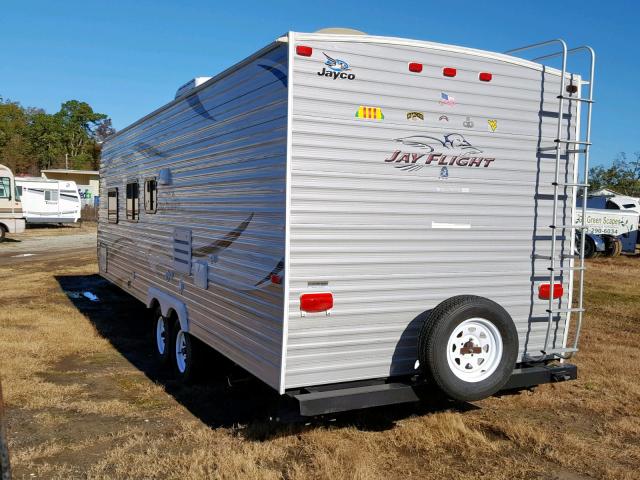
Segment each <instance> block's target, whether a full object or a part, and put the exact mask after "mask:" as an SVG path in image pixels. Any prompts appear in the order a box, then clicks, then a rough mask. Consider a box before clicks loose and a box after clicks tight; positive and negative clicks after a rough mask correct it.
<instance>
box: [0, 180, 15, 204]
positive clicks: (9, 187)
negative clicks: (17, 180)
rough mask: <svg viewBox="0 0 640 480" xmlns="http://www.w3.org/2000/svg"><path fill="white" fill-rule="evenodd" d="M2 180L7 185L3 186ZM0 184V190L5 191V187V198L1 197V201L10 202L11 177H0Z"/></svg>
mask: <svg viewBox="0 0 640 480" xmlns="http://www.w3.org/2000/svg"><path fill="white" fill-rule="evenodd" d="M4 179H6V180H7V182H8V184H5V183H4V182H3V180H4ZM0 183H2V190H5V187H7V188H6V191H7V195H6V196H1V197H0V199H2V200H11V199H12V195H11V177H0Z"/></svg>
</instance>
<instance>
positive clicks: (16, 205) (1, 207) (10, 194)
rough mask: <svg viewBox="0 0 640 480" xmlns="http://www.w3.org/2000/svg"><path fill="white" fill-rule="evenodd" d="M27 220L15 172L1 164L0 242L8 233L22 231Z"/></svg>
mask: <svg viewBox="0 0 640 480" xmlns="http://www.w3.org/2000/svg"><path fill="white" fill-rule="evenodd" d="M24 229H25V220H24V215H23V213H22V204H21V203H20V196H19V195H18V191H17V189H16V183H15V179H14V177H13V172H11V170H10V169H9V168H8V167H5V166H4V165H0V242H2V241H3V240H4V239H5V236H6V234H7V233H22V232H24Z"/></svg>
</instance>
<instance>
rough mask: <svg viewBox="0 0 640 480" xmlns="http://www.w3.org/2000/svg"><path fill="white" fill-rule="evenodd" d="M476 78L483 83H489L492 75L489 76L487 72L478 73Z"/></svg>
mask: <svg viewBox="0 0 640 480" xmlns="http://www.w3.org/2000/svg"><path fill="white" fill-rule="evenodd" d="M478 78H479V79H480V80H481V81H483V82H490V81H491V79H492V78H493V75H491V74H490V73H489V72H480V74H479V75H478Z"/></svg>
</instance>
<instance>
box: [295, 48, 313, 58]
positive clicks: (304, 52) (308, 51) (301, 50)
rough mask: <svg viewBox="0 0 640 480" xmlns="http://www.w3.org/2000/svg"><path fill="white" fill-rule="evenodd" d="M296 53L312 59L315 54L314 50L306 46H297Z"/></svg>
mask: <svg viewBox="0 0 640 480" xmlns="http://www.w3.org/2000/svg"><path fill="white" fill-rule="evenodd" d="M296 53H297V54H298V55H300V56H301V57H310V56H311V54H312V53H313V48H311V47H307V46H306V45H297V46H296Z"/></svg>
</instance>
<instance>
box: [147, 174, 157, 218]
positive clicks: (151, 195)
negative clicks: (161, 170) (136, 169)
mask: <svg viewBox="0 0 640 480" xmlns="http://www.w3.org/2000/svg"><path fill="white" fill-rule="evenodd" d="M157 198H158V182H157V181H156V179H155V178H148V179H147V180H145V181H144V211H145V212H147V213H156V210H157V209H158V203H157Z"/></svg>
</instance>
